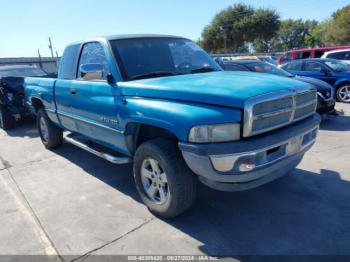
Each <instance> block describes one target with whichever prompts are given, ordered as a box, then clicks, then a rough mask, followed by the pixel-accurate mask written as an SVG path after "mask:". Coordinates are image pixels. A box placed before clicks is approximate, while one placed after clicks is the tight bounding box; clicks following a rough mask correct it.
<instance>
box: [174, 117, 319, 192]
mask: <svg viewBox="0 0 350 262" xmlns="http://www.w3.org/2000/svg"><path fill="white" fill-rule="evenodd" d="M319 123H320V117H319V115H317V114H315V115H314V116H312V117H309V118H308V119H305V120H303V121H301V122H299V123H296V124H294V125H291V126H288V127H285V128H281V129H280V130H276V131H273V132H270V133H266V134H263V135H260V136H256V137H252V138H249V139H243V140H241V141H236V142H232V143H216V144H205V145H203V144H201V145H199V144H186V143H179V147H180V149H181V151H182V155H183V157H184V159H185V162H186V163H187V165H188V167H189V168H190V169H191V170H192V171H193V172H194V173H196V174H197V175H198V177H199V180H200V181H201V182H203V183H204V184H206V185H208V186H209V187H212V188H214V189H217V190H224V191H240V190H247V189H250V188H254V187H257V186H259V185H262V184H265V183H267V182H270V181H272V180H274V179H276V178H278V177H280V176H283V175H286V174H288V173H289V172H291V170H293V169H294V168H295V167H296V166H297V165H298V164H299V162H300V161H301V160H302V158H303V156H304V154H305V152H306V151H307V150H309V149H310V148H311V146H312V145H313V144H314V142H315V140H316V136H317V131H318V126H319Z"/></svg>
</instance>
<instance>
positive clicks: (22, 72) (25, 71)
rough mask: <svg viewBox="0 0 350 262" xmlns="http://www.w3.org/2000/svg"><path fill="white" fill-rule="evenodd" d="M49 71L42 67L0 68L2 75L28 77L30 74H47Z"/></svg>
mask: <svg viewBox="0 0 350 262" xmlns="http://www.w3.org/2000/svg"><path fill="white" fill-rule="evenodd" d="M45 75H47V73H46V72H45V71H43V70H42V69H40V68H34V67H33V68H29V67H26V68H11V69H4V70H1V69H0V77H8V76H15V77H28V76H45Z"/></svg>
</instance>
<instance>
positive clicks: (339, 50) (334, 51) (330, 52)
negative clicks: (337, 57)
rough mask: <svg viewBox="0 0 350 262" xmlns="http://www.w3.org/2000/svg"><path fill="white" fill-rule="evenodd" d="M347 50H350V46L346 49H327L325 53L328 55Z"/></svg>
mask: <svg viewBox="0 0 350 262" xmlns="http://www.w3.org/2000/svg"><path fill="white" fill-rule="evenodd" d="M346 51H350V48H345V49H335V50H331V51H327V52H325V53H324V55H326V54H327V55H328V54H333V53H339V52H346Z"/></svg>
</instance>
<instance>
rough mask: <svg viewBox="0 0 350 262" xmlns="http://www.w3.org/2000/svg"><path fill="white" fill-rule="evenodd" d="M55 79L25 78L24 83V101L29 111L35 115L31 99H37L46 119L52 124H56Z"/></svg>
mask: <svg viewBox="0 0 350 262" xmlns="http://www.w3.org/2000/svg"><path fill="white" fill-rule="evenodd" d="M55 83H56V79H55V78H35V77H27V78H26V79H25V81H24V87H25V101H26V104H27V106H28V108H29V110H30V111H31V112H32V113H33V114H36V111H35V108H34V106H33V105H32V101H33V99H39V100H40V101H41V102H42V104H43V106H44V108H45V110H46V112H47V114H48V117H49V118H50V119H51V121H53V122H54V123H56V124H57V123H58V119H57V115H56V105H55V97H54V88H55Z"/></svg>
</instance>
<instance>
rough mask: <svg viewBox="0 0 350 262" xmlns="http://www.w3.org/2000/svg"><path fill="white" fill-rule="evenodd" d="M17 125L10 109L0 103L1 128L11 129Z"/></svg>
mask: <svg viewBox="0 0 350 262" xmlns="http://www.w3.org/2000/svg"><path fill="white" fill-rule="evenodd" d="M14 125H15V119H14V118H13V116H12V115H11V113H10V111H9V110H8V109H7V108H6V107H4V106H2V105H0V128H2V129H4V130H9V129H11V128H13V127H14Z"/></svg>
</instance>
